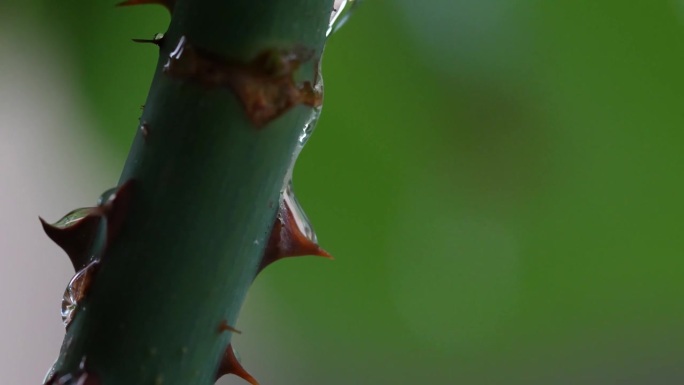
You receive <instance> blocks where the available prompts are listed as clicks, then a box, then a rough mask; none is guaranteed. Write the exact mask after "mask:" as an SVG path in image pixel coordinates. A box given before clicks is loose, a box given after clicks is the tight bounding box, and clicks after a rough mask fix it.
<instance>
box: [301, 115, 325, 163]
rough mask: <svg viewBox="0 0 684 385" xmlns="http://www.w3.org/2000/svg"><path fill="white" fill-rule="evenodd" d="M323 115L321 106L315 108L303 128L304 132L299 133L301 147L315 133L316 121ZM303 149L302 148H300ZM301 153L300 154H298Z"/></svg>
mask: <svg viewBox="0 0 684 385" xmlns="http://www.w3.org/2000/svg"><path fill="white" fill-rule="evenodd" d="M320 116H321V107H316V108H314V109H313V111H312V113H311V116H310V117H309V119H308V120H307V121H306V123H304V128H303V129H302V132H301V133H300V134H299V138H298V142H299V146H300V147H304V145H305V144H306V142H307V141H308V140H309V138H310V137H311V134H313V130H314V128H316V123H317V122H318V118H319V117H320ZM300 150H301V148H300ZM297 155H299V154H297Z"/></svg>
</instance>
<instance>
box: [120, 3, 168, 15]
mask: <svg viewBox="0 0 684 385" xmlns="http://www.w3.org/2000/svg"><path fill="white" fill-rule="evenodd" d="M175 3H176V1H175V0H125V1H122V2H120V3H118V4H116V6H117V7H128V6H131V5H145V4H158V5H161V6H163V7H164V8H166V9H167V10H168V11H169V13H173V7H174V5H175Z"/></svg>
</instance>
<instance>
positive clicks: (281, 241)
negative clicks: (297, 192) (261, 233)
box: [258, 199, 335, 271]
mask: <svg viewBox="0 0 684 385" xmlns="http://www.w3.org/2000/svg"><path fill="white" fill-rule="evenodd" d="M306 255H312V256H316V257H323V258H328V259H335V258H333V256H332V255H330V253H328V252H327V251H325V250H324V249H323V248H321V247H320V246H319V245H318V244H317V243H316V242H315V241H314V240H312V239H311V238H310V237H308V236H307V235H306V234H304V233H303V232H302V230H301V229H300V228H299V226H298V225H297V220H296V219H295V215H294V213H293V212H292V209H291V208H290V205H289V204H288V203H287V199H283V201H282V202H281V204H280V209H279V210H278V215H277V216H276V220H275V223H274V224H273V229H272V230H271V235H270V237H269V240H268V245H267V246H266V250H265V251H264V257H263V258H262V260H261V264H260V265H259V269H258V271H261V270H263V269H264V268H266V266H268V265H270V264H271V263H273V262H275V261H278V260H281V259H283V258H289V257H302V256H306Z"/></svg>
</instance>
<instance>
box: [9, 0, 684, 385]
mask: <svg viewBox="0 0 684 385" xmlns="http://www.w3.org/2000/svg"><path fill="white" fill-rule="evenodd" d="M2 8H4V10H3V12H2V15H1V16H0V23H5V25H6V27H5V29H3V33H4V34H6V36H10V37H11V36H13V35H12V33H13V32H12V31H14V30H13V29H12V28H9V27H7V26H8V25H9V26H15V27H16V31H32V35H31V36H32V38H33V39H40V41H41V45H40V47H51V48H50V52H51V54H50V55H51V56H49V57H50V58H53V57H54V60H56V61H59V62H60V63H63V64H62V65H63V66H66V68H68V71H69V73H71V74H72V78H71V81H72V83H75V84H76V87H77V93H78V95H79V96H78V105H79V107H80V108H81V110H80V111H81V112H80V113H84V112H83V111H85V113H87V114H88V116H89V121H90V122H91V123H92V124H89V125H88V126H87V127H70V128H69V129H72V130H79V132H87V131H91V133H90V134H88V137H90V138H95V140H100V141H103V142H105V143H107V146H109V148H111V151H110V152H111V154H113V155H112V158H111V159H112V160H111V161H108V160H107V159H99V161H101V162H102V163H103V164H107V167H109V168H107V170H108V171H106V172H108V173H109V174H108V175H111V183H110V184H114V183H115V181H116V177H117V174H118V170H119V169H120V167H121V166H122V162H123V159H124V158H125V154H126V152H127V150H128V146H129V145H130V143H131V141H132V138H133V135H134V134H135V131H136V127H137V118H138V116H139V114H140V110H139V107H140V105H141V104H143V103H144V100H145V97H146V93H147V89H148V87H149V83H150V81H151V77H152V71H153V68H154V63H155V61H156V50H155V49H153V48H150V47H148V46H144V45H135V44H132V43H131V42H130V38H132V37H143V38H146V37H151V36H152V35H153V34H154V33H156V32H162V31H164V30H165V26H166V23H167V22H168V16H167V14H166V12H164V11H163V9H161V8H159V7H133V8H131V9H115V8H113V7H112V2H104V1H71V2H64V1H42V2H41V1H24V2H16V3H5V5H4V6H0V9H2ZM10 21H11V23H10ZM21 33H24V32H21ZM6 40H7V39H6ZM8 47H9V46H8V45H5V47H3V46H1V45H0V52H2V53H1V54H0V67H2V64H3V63H2V62H3V61H4V59H5V58H6V57H7V56H8V55H13V54H14V53H13V52H15V51H12V50H10V49H9V48H8ZM15 48H16V47H15ZM13 49H14V48H13ZM23 49H25V50H31V47H30V46H25V47H24V48H23ZM6 55H7V56H6ZM64 63H67V64H64ZM50 66H51V60H46V61H44V62H41V63H39V64H38V69H39V70H41V71H42V69H41V68H43V69H44V70H45V71H49V70H50ZM683 70H684V2H681V1H680V2H678V1H652V2H633V3H628V2H618V1H600V2H593V1H572V2H570V1H555V2H546V1H534V0H460V1H455V0H433V1H430V2H417V1H412V0H393V1H390V0H369V1H366V2H365V3H364V4H362V6H361V7H359V9H358V11H357V12H355V14H354V15H353V17H352V18H351V20H350V21H349V23H348V24H347V25H346V26H345V27H344V28H342V30H341V31H339V32H338V33H336V34H335V35H333V36H332V38H331V39H330V41H329V43H328V46H327V49H326V54H325V58H324V63H323V71H324V76H325V89H326V93H325V107H324V109H323V114H322V118H321V120H320V122H319V125H318V129H317V130H316V132H315V135H314V136H313V138H312V140H311V141H310V142H309V144H308V145H307V148H306V149H305V150H304V152H303V153H302V155H301V156H300V158H299V161H298V164H297V167H296V170H295V186H296V190H297V193H298V196H299V200H300V202H301V203H302V205H303V206H304V207H305V209H306V210H307V214H308V216H309V218H310V219H311V220H312V222H313V224H314V226H315V228H316V230H317V233H318V236H319V240H320V241H321V243H322V245H323V247H325V248H326V249H327V250H329V251H330V252H331V253H332V254H334V255H335V256H336V260H335V262H332V263H329V262H327V261H321V260H318V259H315V258H299V259H294V260H288V261H286V262H282V263H279V264H276V265H274V266H273V267H271V268H269V269H267V270H266V271H265V273H264V274H263V275H261V276H259V278H258V279H257V281H256V283H255V285H254V288H253V290H252V292H251V293H250V297H249V298H248V301H247V303H246V304H245V307H244V309H243V312H242V316H241V319H240V322H239V324H238V327H239V328H240V329H241V330H243V331H244V334H243V335H241V336H237V338H235V339H234V341H235V345H236V347H237V348H238V349H239V350H240V351H241V353H242V358H243V363H244V365H245V366H246V367H247V369H248V370H250V371H252V372H253V373H252V374H254V375H255V376H256V377H257V378H258V379H259V380H260V381H261V382H262V383H263V384H302V385H307V384H311V385H313V384H331V385H334V384H345V385H347V384H397V385H398V384H682V383H684V328H683V326H684V302H683V300H682V299H683V298H682V297H683V295H684V282H683V281H682V277H683V276H684V262H683V261H684V259H683V257H684V234H683V233H682V229H683V228H684V226H683V225H682V221H683V220H684V204H683V201H682V199H683V197H684V194H683V192H684V182H683V181H682V172H683V171H684V170H683V166H684V151H682V150H683V149H684V146H683V145H684V131H683V128H684V108H683V106H684V76H683ZM0 87H4V85H2V84H0ZM45 92H47V93H48V94H49V95H50V97H54V98H59V97H60V90H59V88H55V87H51V86H50V85H49V84H45ZM10 129H12V128H10V127H8V126H6V125H4V126H0V130H3V131H7V130H10ZM25 151H31V148H25ZM75 153H76V155H78V151H77V150H76V151H75ZM0 167H3V166H2V165H0ZM111 170H114V171H111ZM65 172H66V171H65ZM103 172H105V171H103ZM64 183H67V182H66V181H65V182H64ZM83 183H85V184H88V181H87V179H85V180H84V182H83ZM107 187H109V185H98V186H88V188H89V189H96V190H104V189H105V188H107ZM69 188H70V189H73V190H77V189H79V188H81V187H80V186H79V185H73V186H69ZM95 198H96V195H94V196H92V199H91V201H86V202H82V204H81V205H88V204H91V203H93V202H94V200H95ZM53 204H54V205H57V206H59V207H57V208H56V210H57V212H66V211H67V210H68V209H70V208H71V207H67V206H66V204H65V203H64V201H54V202H53ZM31 214H32V215H33V212H32V213H31ZM36 214H38V213H36ZM54 254H59V253H58V251H57V250H55V251H54ZM45 258H47V257H45ZM50 258H52V256H50ZM55 258H57V257H55ZM64 263H65V264H66V260H65V261H64ZM45 274H50V272H45ZM34 278H35V277H34ZM64 283H65V284H66V281H65V282H64ZM26 300H27V301H30V300H31V299H30V298H28V299H26ZM54 312H55V313H57V305H56V304H55V309H54ZM50 322H52V323H58V322H59V319H58V317H57V316H56V315H55V317H54V320H50ZM35 348H39V349H42V348H41V347H35V346H34V347H25V349H27V351H28V352H30V350H31V349H35ZM48 348H49V349H53V350H54V351H55V353H56V350H55V349H57V347H45V349H48ZM26 355H27V356H30V353H27V354H26ZM28 359H29V358H27V360H28ZM49 364H50V363H49V362H46V363H45V364H44V365H43V366H44V367H45V369H47V366H48V365H49ZM0 365H2V363H0ZM8 369H9V368H8ZM25 374H26V377H25V378H26V379H30V380H31V382H32V383H36V382H37V379H38V378H40V376H41V375H42V372H41V373H25ZM26 383H29V382H28V380H27V382H26ZM222 383H223V384H239V383H241V382H240V380H237V379H229V380H226V379H224V380H222Z"/></svg>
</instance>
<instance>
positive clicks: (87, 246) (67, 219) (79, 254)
mask: <svg viewBox="0 0 684 385" xmlns="http://www.w3.org/2000/svg"><path fill="white" fill-rule="evenodd" d="M133 184H134V183H133V180H132V179H131V180H128V181H127V182H125V183H124V184H122V185H121V186H120V187H119V188H118V189H117V190H116V192H115V193H114V194H112V195H111V196H110V197H109V199H107V201H106V202H103V203H102V204H101V205H99V206H96V207H86V208H81V209H77V210H73V211H71V212H69V213H68V214H67V215H65V216H64V217H63V218H62V219H60V220H59V221H57V222H55V223H53V224H49V223H47V222H46V221H45V220H44V219H43V218H41V217H38V219H39V220H40V223H41V225H42V226H43V230H44V231H45V234H47V236H48V237H49V238H50V239H51V240H52V241H53V242H55V243H56V244H57V245H58V246H59V247H61V248H62V250H64V252H66V253H67V256H68V257H69V260H70V261H71V264H72V265H73V267H74V271H80V270H81V269H83V268H84V267H86V266H87V265H88V263H89V261H90V259H91V256H92V250H91V249H92V246H93V242H94V241H95V238H96V236H97V232H98V229H99V226H100V224H101V223H102V221H103V220H105V221H106V226H107V227H106V239H105V242H104V244H105V248H106V247H107V245H109V244H110V243H111V241H112V240H113V239H114V238H115V237H116V235H117V234H118V232H119V230H120V228H121V225H122V224H123V222H124V219H125V217H126V214H127V212H128V207H129V206H130V201H131V196H132V190H133Z"/></svg>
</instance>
